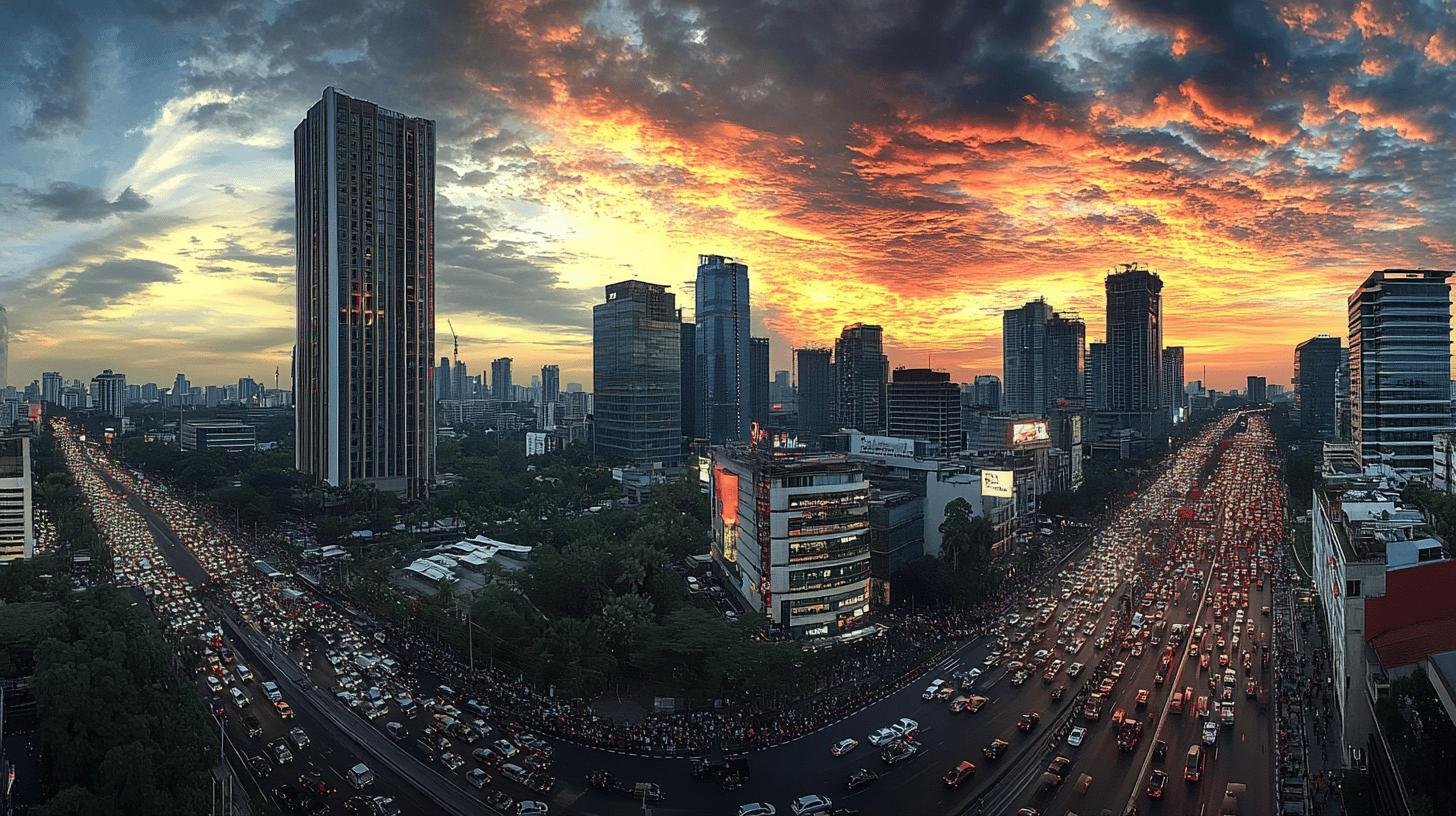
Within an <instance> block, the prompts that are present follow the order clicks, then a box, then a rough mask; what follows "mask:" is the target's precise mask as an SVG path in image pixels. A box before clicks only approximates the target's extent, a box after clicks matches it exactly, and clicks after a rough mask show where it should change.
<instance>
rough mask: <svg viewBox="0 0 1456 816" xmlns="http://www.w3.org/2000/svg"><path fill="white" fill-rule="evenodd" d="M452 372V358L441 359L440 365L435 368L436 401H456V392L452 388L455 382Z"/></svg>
mask: <svg viewBox="0 0 1456 816" xmlns="http://www.w3.org/2000/svg"><path fill="white" fill-rule="evenodd" d="M451 376H452V375H451V372H450V358H449V357H441V358H440V364H439V365H437V366H435V399H436V400H437V401H438V400H447V399H455V391H454V390H453V389H452V388H451V387H450V386H451V383H452V382H453V380H452V379H451Z"/></svg>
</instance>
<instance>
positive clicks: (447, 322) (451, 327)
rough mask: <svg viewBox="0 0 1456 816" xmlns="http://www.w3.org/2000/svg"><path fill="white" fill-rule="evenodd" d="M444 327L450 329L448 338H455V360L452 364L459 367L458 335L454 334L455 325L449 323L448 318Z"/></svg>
mask: <svg viewBox="0 0 1456 816" xmlns="http://www.w3.org/2000/svg"><path fill="white" fill-rule="evenodd" d="M445 325H446V326H449V327H450V336H451V337H454V338H455V359H454V360H453V361H452V362H454V363H455V365H457V366H458V365H460V335H458V334H456V333H455V324H454V323H451V322H450V320H449V319H448V318H447V319H446V320H445Z"/></svg>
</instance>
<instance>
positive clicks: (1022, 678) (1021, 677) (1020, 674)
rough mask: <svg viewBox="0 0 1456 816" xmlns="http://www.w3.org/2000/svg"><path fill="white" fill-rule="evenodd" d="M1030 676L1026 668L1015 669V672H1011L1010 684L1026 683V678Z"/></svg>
mask: <svg viewBox="0 0 1456 816" xmlns="http://www.w3.org/2000/svg"><path fill="white" fill-rule="evenodd" d="M1030 676H1031V675H1030V674H1029V673H1028V672H1027V671H1026V669H1017V670H1016V673H1015V674H1013V675H1011V685H1013V686H1020V685H1024V684H1025V683H1026V678H1028V677H1030Z"/></svg>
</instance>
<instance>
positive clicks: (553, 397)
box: [541, 365, 561, 403]
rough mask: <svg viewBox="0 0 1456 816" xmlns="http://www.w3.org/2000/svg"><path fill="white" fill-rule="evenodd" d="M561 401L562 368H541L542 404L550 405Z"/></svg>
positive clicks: (554, 366) (549, 366) (553, 366)
mask: <svg viewBox="0 0 1456 816" xmlns="http://www.w3.org/2000/svg"><path fill="white" fill-rule="evenodd" d="M559 399H561V366H558V365H544V366H541V402H542V403H550V402H556V401H557V400H559Z"/></svg>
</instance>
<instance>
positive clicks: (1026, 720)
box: [1016, 711, 1041, 731]
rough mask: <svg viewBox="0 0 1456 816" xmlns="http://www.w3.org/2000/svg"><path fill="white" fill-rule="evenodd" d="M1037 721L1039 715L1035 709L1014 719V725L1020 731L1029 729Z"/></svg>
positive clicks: (1038, 720)
mask: <svg viewBox="0 0 1456 816" xmlns="http://www.w3.org/2000/svg"><path fill="white" fill-rule="evenodd" d="M1039 722H1041V715H1040V714H1038V713H1037V712H1035V711H1028V712H1026V713H1024V714H1022V715H1021V718H1020V719H1018V720H1017V721H1016V727H1017V728H1018V729H1020V730H1022V731H1031V729H1033V728H1035V727H1036V724H1037V723H1039Z"/></svg>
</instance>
